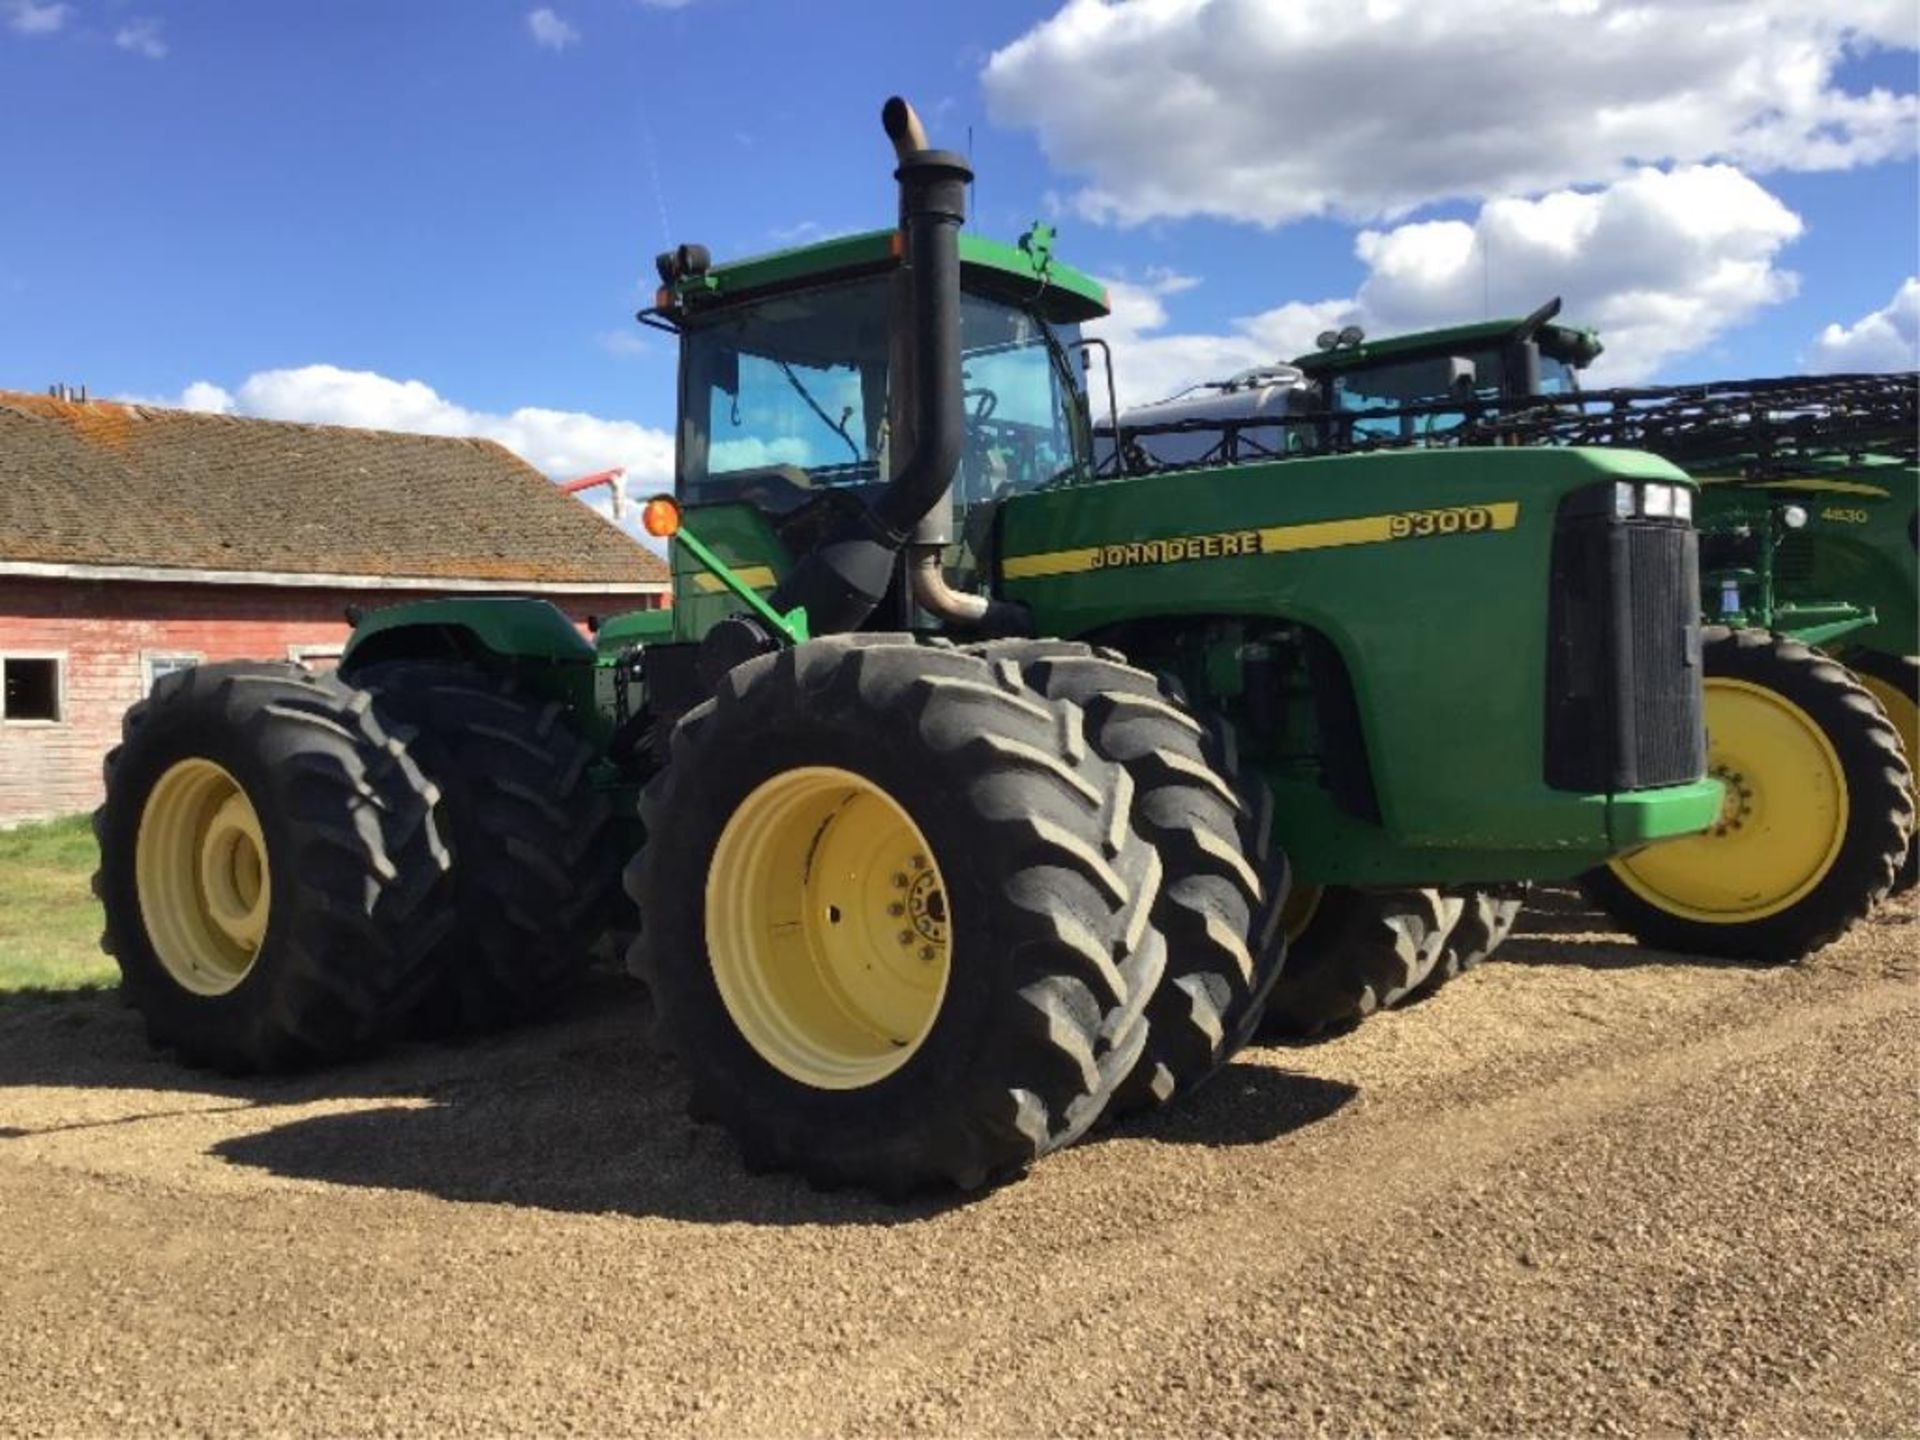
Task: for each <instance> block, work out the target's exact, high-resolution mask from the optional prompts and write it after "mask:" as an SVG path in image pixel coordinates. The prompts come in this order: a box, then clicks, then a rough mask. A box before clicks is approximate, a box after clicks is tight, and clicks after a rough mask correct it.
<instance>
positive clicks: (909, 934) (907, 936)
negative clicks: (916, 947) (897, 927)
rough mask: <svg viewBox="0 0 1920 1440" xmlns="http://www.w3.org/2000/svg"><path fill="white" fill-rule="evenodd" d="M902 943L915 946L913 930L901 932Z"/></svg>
mask: <svg viewBox="0 0 1920 1440" xmlns="http://www.w3.org/2000/svg"><path fill="white" fill-rule="evenodd" d="M900 943H901V944H902V945H911V944H913V931H911V930H902V931H901V932H900Z"/></svg>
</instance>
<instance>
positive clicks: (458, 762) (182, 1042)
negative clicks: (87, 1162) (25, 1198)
mask: <svg viewBox="0 0 1920 1440" xmlns="http://www.w3.org/2000/svg"><path fill="white" fill-rule="evenodd" d="M590 758H591V752H590V750H589V749H588V747H587V746H586V744H585V742H584V741H583V740H581V739H580V737H578V736H577V735H575V734H574V733H573V732H572V731H571V730H570V729H569V728H568V727H567V725H566V723H565V720H564V718H563V714H562V710H561V707H560V706H559V705H557V704H556V703H553V702H551V701H543V700H541V699H539V698H538V697H535V696H531V695H528V694H526V693H523V692H522V691H520V690H519V689H518V688H517V687H516V686H514V685H513V684H512V682H510V681H507V680H505V679H502V678H498V677H493V676H489V675H486V674H484V673H483V672H481V671H479V670H478V669H474V668H471V667H466V666H457V665H446V664H433V663H416V662H410V661H396V662H390V663H388V664H384V665H380V666H376V667H372V668H370V669H368V670H367V671H366V672H364V673H362V674H359V675H355V676H354V677H352V679H351V680H349V679H343V678H341V677H339V676H335V675H320V674H314V673H312V672H310V671H307V670H305V669H302V668H301V667H299V666H296V665H285V664H272V663H261V662H252V661H247V662H233V663H225V664H217V665H203V666H198V667H195V668H193V669H191V670H187V671H183V672H180V673H179V674H178V675H173V676H168V677H165V678H163V679H162V681H161V682H160V684H159V685H158V686H157V687H156V688H155V691H154V694H153V695H152V696H151V697H150V698H149V699H147V700H144V701H141V702H139V703H138V704H136V705H135V706H133V708H132V709H131V710H129V711H128V713H127V715H126V718H125V720H124V722H123V727H122V740H121V744H120V745H119V746H118V747H116V748H115V749H114V750H113V751H112V752H111V753H110V754H109V755H108V757H107V761H106V792H107V793H106V800H105V802H104V803H103V804H102V806H101V807H100V809H99V810H98V811H97V812H96V813H95V816H94V829H95V833H96V836H97V837H98V840H99V844H100V852H101V866H100V870H99V872H98V874H97V875H96V876H95V880H94V887H95V892H96V894H98V895H99V897H100V899H101V901H102V903H103V906H104V908H105V912H106V931H105V934H104V935H103V937H102V942H101V943H102V946H103V948H105V949H106V950H107V952H108V953H109V954H111V955H112V956H113V957H114V958H115V960H116V961H117V962H118V964H119V966H120V971H121V977H122V987H123V991H124V993H125V995H126V997H127V999H128V1000H129V1001H130V1003H131V1004H132V1005H133V1006H134V1007H135V1008H136V1009H137V1010H139V1011H140V1013H141V1014H142V1015H143V1016H144V1018H145V1020H146V1022H147V1028H148V1033H149V1036H150V1038H151V1039H152V1040H153V1042H154V1043H155V1044H156V1045H160V1046H165V1047H170V1048H172V1049H174V1050H175V1051H177V1052H178V1054H179V1055H180V1057H181V1058H182V1059H183V1060H185V1061H186V1062H187V1063H189V1064H194V1065H202V1066H210V1067H213V1068H217V1069H221V1070H226V1071H232V1072H242V1071H283V1070H293V1069H300V1068H304V1067H308V1066H312V1065H316V1064H320V1063H323V1062H326V1061H331V1060H337V1059H340V1058H343V1057H345V1056H348V1055H351V1054H354V1053H357V1052H360V1051H363V1050H366V1049H369V1048H371V1047H372V1046H374V1045H376V1044H377V1043H379V1042H380V1041H382V1040H384V1039H386V1038H388V1037H390V1036H391V1035H393V1034H395V1033H396V1032H398V1031H400V1030H401V1029H403V1028H404V1027H406V1026H407V1025H408V1024H410V1023H412V1024H418V1025H422V1026H424V1027H425V1028H427V1029H429V1030H431V1031H433V1032H435V1033H441V1034H445V1033H449V1032H452V1031H456V1030H462V1029H472V1028H482V1027H490V1026H494V1025H499V1024H503V1023H506V1022H507V1021H509V1020H514V1019H519V1018H524V1017H525V1016H527V1015H529V1014H535V1013H538V1012H539V1011H540V1010H542V1009H545V1008H548V1007H550V1006H551V1005H552V1004H553V1003H555V1002H556V1001H557V1000H558V999H559V998H560V996H562V995H563V994H564V993H565V992H566V991H567V990H568V989H569V988H570V987H571V985H572V983H573V982H574V981H575V980H576V979H577V978H578V975H579V973H580V970H581V968H582V967H583V966H584V964H585V962H586V959H587V956H588V953H589V950H590V947H591V945H592V943H593V939H594V937H595V935H596V934H597V933H598V931H599V930H600V929H601V928H602V927H603V926H605V925H606V924H607V923H609V921H610V919H611V915H610V912H609V909H608V904H609V900H608V897H609V896H611V895H612V894H614V893H615V891H614V873H613V871H612V870H611V869H610V868H609V865H608V858H607V854H608V848H609V847H608V846H607V845H606V844H605V843H604V838H605V837H604V827H605V824H606V821H607V804H606V801H605V800H604V799H603V798H601V797H600V796H599V795H598V794H597V793H596V792H595V791H594V789H593V787H592V786H591V784H590V782H589V780H588V777H587V774H586V766H587V763H588V761H589V760H590Z"/></svg>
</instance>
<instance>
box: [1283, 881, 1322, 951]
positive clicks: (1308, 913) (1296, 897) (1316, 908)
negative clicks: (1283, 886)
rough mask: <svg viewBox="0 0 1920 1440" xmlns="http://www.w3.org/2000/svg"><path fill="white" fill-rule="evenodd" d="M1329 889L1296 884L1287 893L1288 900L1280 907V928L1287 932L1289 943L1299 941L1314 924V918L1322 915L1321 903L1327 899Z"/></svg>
mask: <svg viewBox="0 0 1920 1440" xmlns="http://www.w3.org/2000/svg"><path fill="white" fill-rule="evenodd" d="M1326 893H1327V887H1326V886H1324V885H1309V884H1305V883H1300V882H1297V883H1295V885H1294V887H1293V889H1291V890H1289V891H1288V892H1287V898H1286V899H1285V900H1284V901H1283V902H1281V905H1280V928H1281V929H1282V930H1284V931H1286V934H1287V940H1288V942H1289V943H1291V942H1293V941H1295V940H1298V939H1299V938H1300V937H1301V936H1302V935H1304V934H1305V933H1306V930H1307V927H1308V926H1309V925H1311V924H1312V923H1313V917H1314V916H1315V915H1317V914H1319V913H1320V901H1321V900H1322V899H1323V898H1325V896H1326Z"/></svg>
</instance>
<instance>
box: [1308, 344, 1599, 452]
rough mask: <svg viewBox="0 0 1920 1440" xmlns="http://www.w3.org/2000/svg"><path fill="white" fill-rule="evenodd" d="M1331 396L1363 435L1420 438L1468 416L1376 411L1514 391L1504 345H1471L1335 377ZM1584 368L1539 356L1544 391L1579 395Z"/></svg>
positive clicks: (1485, 397)
mask: <svg viewBox="0 0 1920 1440" xmlns="http://www.w3.org/2000/svg"><path fill="white" fill-rule="evenodd" d="M1456 359H1459V360H1464V361H1466V362H1467V363H1468V365H1470V366H1471V367H1472V368H1471V372H1470V373H1471V376H1472V378H1471V379H1470V380H1469V379H1466V378H1464V377H1463V376H1462V375H1460V374H1459V372H1458V368H1457V367H1456V365H1455V361H1456ZM1330 389H1331V394H1330V397H1329V398H1330V401H1331V404H1332V407H1333V408H1334V409H1335V410H1337V411H1339V412H1341V413H1342V414H1346V415H1351V416H1354V417H1355V419H1354V421H1353V433H1354V434H1355V435H1356V436H1358V437H1361V438H1366V439H1375V440H1386V439H1394V438H1399V439H1415V438H1418V437H1420V436H1421V435H1423V434H1427V433H1431V432H1434V431H1440V430H1445V429H1447V428H1450V427H1452V426H1454V425H1458V424H1460V423H1461V422H1463V421H1464V420H1465V419H1466V414H1465V412H1464V411H1462V412H1460V413H1457V414H1456V413H1453V412H1449V411H1429V412H1426V413H1423V414H1419V415H1398V414H1375V415H1374V416H1373V417H1372V418H1369V416H1368V412H1381V411H1387V412H1391V411H1399V410H1404V409H1406V408H1407V407H1408V406H1425V405H1437V404H1440V403H1441V402H1443V401H1446V400H1449V399H1458V400H1462V401H1465V400H1468V399H1473V400H1478V401H1482V402H1488V401H1495V400H1499V399H1501V398H1502V397H1503V396H1507V395H1509V394H1510V393H1511V392H1510V390H1509V385H1508V377H1507V362H1506V352H1505V351H1504V350H1503V349H1501V348H1499V347H1489V348H1487V349H1484V350H1468V351H1465V352H1463V353H1461V354H1459V355H1458V356H1455V355H1427V356H1420V357H1416V358H1413V359H1408V360H1399V361H1394V362H1392V363H1390V364H1383V365H1378V366H1370V367H1367V368H1365V369H1359V370H1354V371H1350V372H1346V373H1336V374H1335V375H1334V376H1333V377H1332V383H1331V387H1330ZM1579 390H1580V380H1579V373H1578V372H1577V371H1576V370H1575V369H1574V367H1573V366H1572V365H1570V364H1569V363H1568V362H1567V361H1565V360H1562V359H1557V358H1555V357H1554V356H1551V355H1547V354H1542V355H1541V356H1540V389H1539V391H1538V393H1539V394H1541V395H1576V394H1578V393H1579Z"/></svg>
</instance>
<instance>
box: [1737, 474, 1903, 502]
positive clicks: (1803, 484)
mask: <svg viewBox="0 0 1920 1440" xmlns="http://www.w3.org/2000/svg"><path fill="white" fill-rule="evenodd" d="M1700 483H1701V484H1702V485H1744V486H1746V487H1747V488H1748V489H1750V490H1806V491H1810V492H1818V493H1825V494H1829V495H1872V496H1874V497H1876V498H1878V499H1882V500H1884V499H1885V498H1886V497H1887V496H1889V495H1891V494H1892V493H1893V492H1892V491H1891V490H1889V489H1887V488H1886V487H1885V486H1884V485H1869V484H1867V483H1866V481H1864V480H1811V479H1804V480H1763V481H1759V482H1755V481H1752V480H1748V479H1747V478H1746V477H1745V476H1743V475H1706V476H1702V477H1700Z"/></svg>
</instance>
